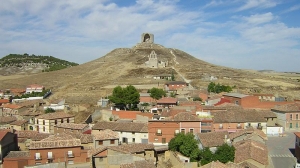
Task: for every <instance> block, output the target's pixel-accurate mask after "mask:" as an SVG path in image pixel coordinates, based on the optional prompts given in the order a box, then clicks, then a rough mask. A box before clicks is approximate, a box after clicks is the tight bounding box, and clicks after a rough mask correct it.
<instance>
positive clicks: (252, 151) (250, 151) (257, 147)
mask: <svg viewBox="0 0 300 168" xmlns="http://www.w3.org/2000/svg"><path fill="white" fill-rule="evenodd" d="M233 146H234V147H235V157H234V162H235V163H242V162H244V161H246V160H248V159H252V160H254V161H256V162H258V163H260V164H263V165H268V164H269V160H268V148H267V146H266V145H265V144H263V143H260V142H257V141H253V140H245V141H240V142H237V143H235V144H233Z"/></svg>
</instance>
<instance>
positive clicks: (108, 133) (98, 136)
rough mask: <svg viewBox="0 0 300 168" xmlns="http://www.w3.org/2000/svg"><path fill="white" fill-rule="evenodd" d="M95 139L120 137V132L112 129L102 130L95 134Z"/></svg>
mask: <svg viewBox="0 0 300 168" xmlns="http://www.w3.org/2000/svg"><path fill="white" fill-rule="evenodd" d="M94 136H95V140H109V139H119V134H118V133H117V132H114V131H112V130H110V129H106V130H100V131H99V132H97V133H95V134H94Z"/></svg>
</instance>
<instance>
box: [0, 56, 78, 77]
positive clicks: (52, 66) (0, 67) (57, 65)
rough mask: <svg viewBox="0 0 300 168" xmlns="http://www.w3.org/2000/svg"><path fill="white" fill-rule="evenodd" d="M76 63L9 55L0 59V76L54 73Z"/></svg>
mask: <svg viewBox="0 0 300 168" xmlns="http://www.w3.org/2000/svg"><path fill="white" fill-rule="evenodd" d="M76 65H78V64H77V63H74V62H69V61H65V60H61V59H58V58H55V57H53V56H36V55H28V54H26V53H25V54H22V55H21V54H9V55H7V56H5V57H3V58H1V59H0V74H1V75H15V74H33V73H40V72H49V71H56V70H60V69H64V68H68V67H71V66H76Z"/></svg>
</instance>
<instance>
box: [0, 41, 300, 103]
mask: <svg viewBox="0 0 300 168" xmlns="http://www.w3.org/2000/svg"><path fill="white" fill-rule="evenodd" d="M151 51H155V53H156V54H157V59H158V63H159V64H161V67H158V68H151V67H149V57H148V56H149V54H150V53H151ZM172 72H173V73H174V74H175V77H176V80H181V81H182V80H186V81H188V82H189V83H191V84H192V86H193V87H194V88H198V89H201V88H207V85H208V83H209V82H211V80H213V81H214V82H216V83H220V84H224V85H230V86H234V85H235V86H236V88H237V89H238V91H239V92H244V93H254V92H259V93H274V94H276V95H280V96H288V97H289V98H295V96H296V98H297V95H298V96H299V94H297V93H299V90H300V87H299V82H298V81H297V79H300V76H299V74H298V76H294V75H291V76H286V75H282V74H276V73H260V72H258V71H250V70H240V69H233V68H228V67H222V66H217V65H213V64H210V63H207V62H205V61H202V60H199V59H197V58H195V57H193V56H191V55H189V54H187V53H185V52H184V51H181V50H178V49H173V48H165V47H164V46H162V45H158V44H154V43H152V44H149V43H138V44H137V45H136V46H134V47H132V48H118V49H114V50H113V51H111V52H110V53H108V54H106V55H104V56H102V57H100V58H98V59H96V60H94V61H91V62H87V63H85V64H81V65H78V66H76V67H70V68H67V69H62V70H59V71H52V72H44V73H38V74H33V75H25V76H24V75H23V76H10V77H4V76H2V77H0V81H1V82H0V88H12V87H24V86H26V85H28V84H32V83H38V84H42V85H44V86H46V88H51V89H52V90H53V91H54V95H53V97H57V98H66V100H67V102H70V103H90V104H95V103H96V101H97V100H98V99H99V98H100V97H103V96H106V95H108V94H110V93H111V90H112V89H113V88H114V87H115V86H116V85H126V84H131V85H135V86H137V87H138V88H140V89H142V88H152V87H163V84H164V83H165V82H166V80H154V79H153V75H159V74H171V73H172Z"/></svg>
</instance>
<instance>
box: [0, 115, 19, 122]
mask: <svg viewBox="0 0 300 168" xmlns="http://www.w3.org/2000/svg"><path fill="white" fill-rule="evenodd" d="M16 120H17V118H16V117H13V116H7V117H0V123H1V124H8V123H12V122H14V121H16Z"/></svg>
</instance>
